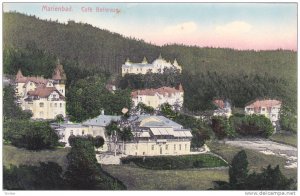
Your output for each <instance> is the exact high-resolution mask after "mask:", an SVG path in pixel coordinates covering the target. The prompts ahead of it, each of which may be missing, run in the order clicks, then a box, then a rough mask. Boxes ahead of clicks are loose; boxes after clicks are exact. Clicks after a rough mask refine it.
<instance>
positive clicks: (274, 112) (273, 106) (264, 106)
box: [245, 99, 282, 126]
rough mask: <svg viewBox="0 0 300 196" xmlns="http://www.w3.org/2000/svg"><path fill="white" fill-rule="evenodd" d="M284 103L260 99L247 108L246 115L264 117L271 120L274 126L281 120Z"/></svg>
mask: <svg viewBox="0 0 300 196" xmlns="http://www.w3.org/2000/svg"><path fill="white" fill-rule="evenodd" d="M281 104H282V102H281V101H279V100H274V99H258V100H254V101H252V102H250V103H248V104H246V106H245V114H247V115H251V114H258V115H264V116H266V117H267V118H269V119H270V120H271V122H272V124H273V125H274V126H276V125H277V123H278V120H279V119H280V115H279V113H280V109H281Z"/></svg>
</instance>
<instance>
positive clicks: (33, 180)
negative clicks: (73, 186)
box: [3, 162, 67, 190]
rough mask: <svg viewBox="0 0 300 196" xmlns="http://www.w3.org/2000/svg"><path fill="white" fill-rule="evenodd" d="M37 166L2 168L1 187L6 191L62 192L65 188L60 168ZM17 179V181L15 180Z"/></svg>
mask: <svg viewBox="0 0 300 196" xmlns="http://www.w3.org/2000/svg"><path fill="white" fill-rule="evenodd" d="M39 164H40V165H39V166H31V165H20V166H18V167H17V166H15V165H10V166H9V167H4V168H3V187H4V189H6V190H64V189H66V188H67V186H66V183H65V181H64V179H63V174H62V173H63V170H62V168H61V166H59V165H58V164H57V163H54V162H47V163H46V162H40V163H39ZM16 179H17V180H16Z"/></svg>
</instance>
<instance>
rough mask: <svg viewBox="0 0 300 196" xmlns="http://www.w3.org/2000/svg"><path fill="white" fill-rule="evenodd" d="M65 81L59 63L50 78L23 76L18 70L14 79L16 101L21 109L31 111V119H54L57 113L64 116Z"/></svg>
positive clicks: (64, 75)
mask: <svg viewBox="0 0 300 196" xmlns="http://www.w3.org/2000/svg"><path fill="white" fill-rule="evenodd" d="M65 81H66V74H65V73H64V70H63V67H62V65H60V64H59V63H58V64H57V66H56V68H55V70H54V72H53V76H52V78H51V79H45V78H44V77H38V76H37V77H25V76H23V74H22V72H21V70H19V71H18V73H17V75H16V79H15V94H16V97H17V103H18V104H19V105H20V106H21V108H22V109H23V110H30V111H31V112H32V114H33V116H32V119H46V120H47V119H55V117H56V116H58V115H62V116H63V117H65V116H66V100H65Z"/></svg>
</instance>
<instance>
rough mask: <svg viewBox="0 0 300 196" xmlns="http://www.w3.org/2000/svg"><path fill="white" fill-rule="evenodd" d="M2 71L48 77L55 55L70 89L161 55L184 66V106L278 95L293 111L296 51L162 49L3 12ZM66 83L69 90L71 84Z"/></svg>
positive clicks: (195, 107)
mask: <svg viewBox="0 0 300 196" xmlns="http://www.w3.org/2000/svg"><path fill="white" fill-rule="evenodd" d="M3 29H4V30H3V43H4V73H6V74H15V73H16V72H17V69H18V68H20V67H22V71H23V72H24V75H27V74H31V75H32V74H33V75H45V76H49V75H51V70H52V69H50V68H49V66H50V67H51V66H54V62H55V59H56V58H57V57H58V58H59V59H60V60H61V62H62V64H63V65H64V67H65V69H66V73H67V77H68V83H67V85H68V86H69V87H70V86H71V85H72V84H73V83H74V81H75V80H78V79H79V78H85V77H87V76H91V75H93V74H94V73H96V72H103V71H105V72H107V73H110V74H120V71H121V69H120V67H121V65H122V63H124V61H125V59H126V58H127V57H129V58H130V59H131V61H133V62H140V61H142V59H143V57H144V56H146V57H147V59H148V61H149V62H152V61H153V60H154V59H155V58H157V57H158V55H159V53H161V54H162V56H163V57H164V58H165V59H166V60H171V61H173V60H174V58H177V60H178V62H179V64H180V65H182V67H183V74H182V77H181V78H182V84H183V88H184V90H185V103H184V106H185V108H186V109H188V110H192V111H198V110H204V109H207V108H209V106H210V105H211V104H209V102H210V101H211V99H212V98H215V97H225V98H230V99H231V100H232V102H233V105H235V106H237V107H243V106H244V104H245V103H247V102H249V101H251V100H252V99H254V98H257V97H271V98H279V99H282V100H284V101H285V103H287V104H288V105H289V106H290V107H291V108H292V109H293V110H294V111H296V103H297V101H296V96H297V53H296V52H294V51H283V50H276V51H238V50H233V49H221V48H199V47H188V46H183V45H166V46H163V47H159V46H155V45H151V44H148V43H145V42H144V41H142V40H136V39H131V38H126V37H123V36H122V35H119V34H116V33H112V32H109V31H106V30H101V29H99V28H96V27H93V26H92V25H89V24H83V23H80V24H79V23H74V22H72V21H69V22H68V24H60V23H57V22H55V21H45V20H39V19H38V18H36V17H34V16H26V15H23V14H20V13H4V15H3ZM69 87H68V88H69Z"/></svg>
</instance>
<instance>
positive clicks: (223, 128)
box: [212, 116, 236, 139]
mask: <svg viewBox="0 0 300 196" xmlns="http://www.w3.org/2000/svg"><path fill="white" fill-rule="evenodd" d="M212 130H213V131H214V133H215V135H216V136H217V138H218V139H224V138H225V137H235V136H236V132H235V130H234V129H233V127H232V126H231V123H230V122H229V120H228V119H227V118H226V117H222V116H214V117H213V118H212Z"/></svg>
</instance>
